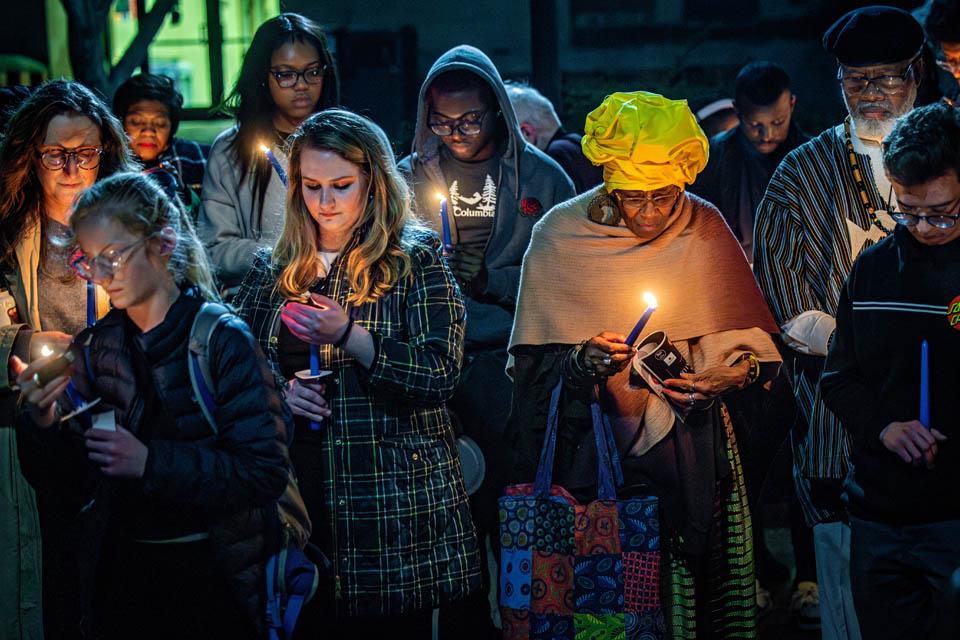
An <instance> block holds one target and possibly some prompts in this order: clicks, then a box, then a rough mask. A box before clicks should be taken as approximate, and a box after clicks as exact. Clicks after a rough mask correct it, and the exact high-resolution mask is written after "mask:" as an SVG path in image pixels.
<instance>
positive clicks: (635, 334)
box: [627, 293, 657, 347]
mask: <svg viewBox="0 0 960 640" xmlns="http://www.w3.org/2000/svg"><path fill="white" fill-rule="evenodd" d="M643 300H644V301H645V302H646V303H647V310H646V311H644V312H643V315H642V316H640V319H639V320H637V324H635V325H634V326H633V331H631V332H630V335H629V336H627V344H628V345H630V346H631V347H632V346H633V343H634V342H636V341H637V338H639V337H640V332H641V331H643V328H644V327H645V326H646V324H647V320H649V319H650V316H652V315H653V312H654V311H656V310H657V299H656V298H655V297H654V295H653V294H652V293H645V294H643Z"/></svg>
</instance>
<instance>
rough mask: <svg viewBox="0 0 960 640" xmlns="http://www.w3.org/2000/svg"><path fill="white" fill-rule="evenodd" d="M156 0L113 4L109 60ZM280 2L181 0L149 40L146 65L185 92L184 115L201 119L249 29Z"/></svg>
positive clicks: (229, 81) (228, 82) (218, 96)
mask: <svg viewBox="0 0 960 640" xmlns="http://www.w3.org/2000/svg"><path fill="white" fill-rule="evenodd" d="M155 2H156V0H139V1H138V0H118V1H117V2H116V3H115V4H114V6H113V8H112V9H111V10H110V16H109V18H108V20H109V25H108V41H109V44H110V58H111V62H112V63H114V64H115V63H116V62H117V61H118V60H119V59H120V57H121V56H122V55H123V52H124V51H126V49H127V46H128V45H129V44H130V42H131V41H132V40H133V37H134V35H135V34H136V32H137V27H138V15H141V14H140V13H139V12H146V11H149V10H150V9H151V8H152V7H153V5H154V4H155ZM279 4H280V3H279V0H180V1H179V2H178V3H177V5H176V7H175V9H174V11H171V13H169V14H168V15H167V17H166V18H165V19H164V22H163V26H162V27H161V28H160V31H159V32H158V33H157V35H156V37H155V38H154V39H153V41H152V42H151V43H150V46H149V48H148V54H147V64H146V65H145V67H146V68H145V70H149V71H150V73H159V74H162V75H166V76H170V77H171V78H173V81H174V83H175V84H176V87H177V90H179V91H180V93H182V94H183V97H184V107H186V114H185V115H187V116H188V117H193V118H198V117H201V118H202V117H204V116H206V115H207V113H208V112H209V110H210V109H211V108H212V107H215V106H216V105H218V104H219V103H220V102H221V101H222V100H223V97H224V95H225V92H229V91H230V88H231V87H232V86H233V83H234V82H235V81H236V78H237V75H238V74H239V73H240V65H241V63H242V62H243V54H244V53H245V52H246V50H247V47H248V46H249V45H250V41H251V40H252V39H253V34H254V33H255V32H256V30H257V27H258V26H260V24H261V23H262V22H263V21H264V20H266V19H268V18H270V17H272V16H275V15H277V13H279ZM138 5H140V8H139V9H138Z"/></svg>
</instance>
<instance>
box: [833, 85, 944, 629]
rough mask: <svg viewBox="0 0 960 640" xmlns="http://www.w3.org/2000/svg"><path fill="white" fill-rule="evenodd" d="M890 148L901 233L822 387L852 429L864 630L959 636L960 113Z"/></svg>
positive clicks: (866, 262) (934, 118) (845, 316)
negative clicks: (954, 622) (955, 581)
mask: <svg viewBox="0 0 960 640" xmlns="http://www.w3.org/2000/svg"><path fill="white" fill-rule="evenodd" d="M884 147H885V151H884V161H885V164H886V172H887V174H888V175H889V176H890V179H891V182H892V183H893V190H894V192H895V193H896V196H897V201H898V204H897V208H896V209H895V210H891V215H892V217H893V219H894V220H896V221H897V228H896V229H895V231H894V233H893V235H891V236H889V237H888V238H886V239H885V240H883V241H882V242H880V243H879V244H877V245H874V246H873V247H871V248H870V249H868V250H866V251H864V252H863V253H862V254H861V255H860V257H859V258H857V260H856V262H855V263H854V264H853V267H852V269H851V271H850V277H849V278H848V279H847V282H846V286H845V287H844V288H843V290H842V291H841V293H840V301H839V305H838V308H837V313H836V317H837V329H836V332H835V334H834V338H833V341H832V345H831V347H830V352H829V354H828V356H827V361H826V366H825V368H824V374H823V380H822V382H821V388H822V390H823V398H824V401H825V402H826V404H827V406H828V407H829V408H830V409H831V410H832V411H833V412H834V413H835V415H836V416H837V417H839V419H840V421H841V423H842V424H843V428H844V429H845V430H846V431H847V433H848V434H849V435H850V458H851V471H850V475H849V476H848V478H847V482H846V485H845V490H846V497H847V501H848V504H849V508H850V526H851V562H850V574H851V576H850V577H851V581H852V587H853V597H854V604H855V606H856V610H857V616H858V618H859V620H860V625H861V628H862V630H863V636H864V637H865V638H870V639H871V640H873V639H877V640H883V639H884V638H906V637H911V638H947V637H950V638H953V637H956V636H955V635H952V633H951V632H955V630H951V629H948V628H946V625H947V619H948V618H949V617H950V616H948V615H947V614H948V613H949V607H951V606H952V605H951V604H950V603H948V602H947V600H946V592H947V589H948V584H949V580H950V575H951V574H952V573H953V572H954V570H956V569H957V568H958V567H960V547H958V546H957V540H958V539H960V501H958V500H957V499H956V492H957V490H958V489H960V449H958V448H957V447H958V444H957V442H954V441H955V440H958V439H960V429H958V428H957V427H958V424H957V420H956V415H955V403H954V397H955V395H956V389H957V382H958V376H957V371H956V363H957V362H958V361H960V335H958V333H957V332H958V331H960V224H958V223H957V220H958V218H960V112H958V111H957V110H956V109H954V108H952V107H948V106H947V105H944V104H934V105H930V106H927V107H922V108H920V109H917V110H916V111H913V112H912V113H910V114H908V115H906V116H904V118H903V119H902V120H901V121H900V122H899V123H898V124H897V126H896V127H895V128H894V130H893V132H892V133H891V134H890V135H889V136H887V138H886V141H885V143H884ZM923 343H926V345H927V347H926V348H927V354H928V356H927V358H928V362H927V364H926V365H924V364H922V356H921V352H922V350H923V346H922V344H923ZM924 366H926V370H927V375H926V379H927V380H928V387H927V389H926V393H924V391H923V386H922V382H921V379H922V375H918V374H920V372H921V368H922V367H924ZM924 396H925V397H926V402H927V403H928V406H929V410H928V411H925V410H923V409H921V407H922V406H923V405H924V402H925V400H924Z"/></svg>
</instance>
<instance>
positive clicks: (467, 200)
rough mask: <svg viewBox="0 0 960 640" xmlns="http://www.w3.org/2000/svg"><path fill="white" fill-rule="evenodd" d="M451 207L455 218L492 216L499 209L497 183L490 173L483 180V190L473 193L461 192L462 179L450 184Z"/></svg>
mask: <svg viewBox="0 0 960 640" xmlns="http://www.w3.org/2000/svg"><path fill="white" fill-rule="evenodd" d="M450 208H451V213H453V216H454V217H455V218H492V217H493V216H494V214H495V213H496V211H497V185H496V184H495V183H494V181H493V178H492V177H491V176H490V174H487V176H486V179H485V180H484V181H483V191H482V192H480V191H474V193H473V195H469V196H468V195H466V194H463V193H461V192H460V181H459V180H454V181H453V182H452V183H451V184H450Z"/></svg>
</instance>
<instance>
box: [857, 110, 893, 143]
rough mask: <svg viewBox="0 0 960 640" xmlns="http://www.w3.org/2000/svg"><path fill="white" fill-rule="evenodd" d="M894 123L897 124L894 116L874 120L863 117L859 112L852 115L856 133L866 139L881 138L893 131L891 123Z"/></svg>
mask: <svg viewBox="0 0 960 640" xmlns="http://www.w3.org/2000/svg"><path fill="white" fill-rule="evenodd" d="M895 124H897V118H896V116H894V117H890V118H886V119H884V120H875V119H873V118H864V117H863V116H861V115H859V114H855V115H853V126H854V129H856V131H857V135H858V136H859V137H861V138H866V139H867V140H883V139H884V138H886V137H887V135H888V134H889V133H890V132H891V131H893V125H895Z"/></svg>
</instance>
